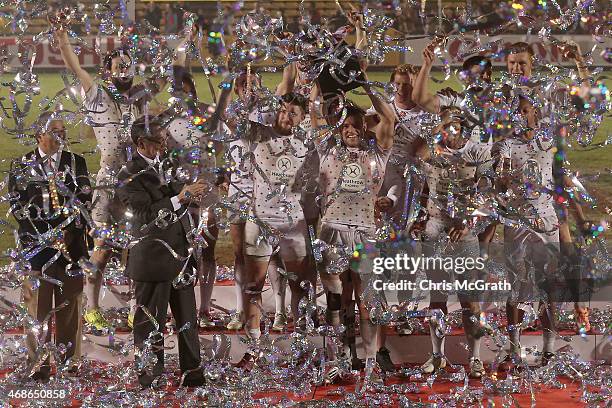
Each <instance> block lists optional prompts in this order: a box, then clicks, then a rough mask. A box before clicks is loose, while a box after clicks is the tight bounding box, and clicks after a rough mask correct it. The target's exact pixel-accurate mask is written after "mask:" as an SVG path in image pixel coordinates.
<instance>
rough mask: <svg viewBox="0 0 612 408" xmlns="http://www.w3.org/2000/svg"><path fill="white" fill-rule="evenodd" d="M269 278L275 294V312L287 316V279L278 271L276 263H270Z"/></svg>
mask: <svg viewBox="0 0 612 408" xmlns="http://www.w3.org/2000/svg"><path fill="white" fill-rule="evenodd" d="M268 278H269V279H270V285H272V291H273V292H274V306H275V312H276V313H280V314H283V315H286V314H287V308H286V307H285V294H286V293H287V279H286V278H285V276H283V275H282V274H281V273H280V272H279V271H278V267H277V266H276V264H275V263H274V262H270V266H269V267H268Z"/></svg>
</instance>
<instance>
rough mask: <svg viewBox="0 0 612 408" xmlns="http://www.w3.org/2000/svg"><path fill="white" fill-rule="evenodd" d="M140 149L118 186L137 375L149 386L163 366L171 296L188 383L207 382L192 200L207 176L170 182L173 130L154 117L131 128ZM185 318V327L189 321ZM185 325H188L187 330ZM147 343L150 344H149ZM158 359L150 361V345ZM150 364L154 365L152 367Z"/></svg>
mask: <svg viewBox="0 0 612 408" xmlns="http://www.w3.org/2000/svg"><path fill="white" fill-rule="evenodd" d="M131 137H132V141H133V142H134V145H135V146H136V147H137V151H136V152H135V154H134V157H133V158H132V160H131V161H129V162H128V163H127V164H126V165H125V166H124V167H123V168H122V169H121V171H120V172H119V176H118V179H119V187H118V188H117V194H118V195H119V198H120V199H121V201H122V202H123V203H124V204H125V206H126V208H128V210H127V213H126V217H127V220H128V221H129V223H130V224H131V233H132V235H133V236H134V238H135V241H134V243H133V245H132V246H131V248H130V250H129V255H128V261H127V267H126V272H127V273H128V275H129V277H130V278H131V279H132V280H133V281H134V290H135V294H136V303H137V304H138V305H141V306H144V308H146V311H147V312H148V313H150V314H151V316H152V317H153V319H151V318H150V317H148V316H147V313H146V312H145V310H144V309H143V308H142V307H139V308H138V309H137V311H136V314H135V316H134V345H135V347H136V350H135V359H136V366H137V370H138V371H139V381H140V384H141V385H142V386H143V387H150V386H151V385H152V384H153V382H154V381H155V379H156V378H157V377H159V376H160V375H161V373H162V371H163V367H164V349H163V330H164V327H165V324H166V314H167V309H168V304H170V308H171V310H172V314H173V316H174V318H175V319H176V324H177V328H178V329H179V332H178V333H177V336H178V346H179V361H180V367H181V371H182V372H183V374H184V380H183V382H182V385H184V386H191V387H193V386H199V385H202V384H203V383H204V377H203V374H202V369H201V368H200V342H199V338H198V332H197V318H196V303H195V295H194V289H193V284H194V283H195V279H196V275H194V270H193V266H195V262H194V260H193V257H192V255H191V249H190V248H191V245H190V243H189V241H188V239H187V235H188V233H189V232H190V231H191V230H192V228H193V227H191V226H190V220H189V212H188V211H187V207H188V206H189V204H190V202H191V201H192V200H193V201H195V200H197V199H198V198H199V197H200V195H201V194H202V193H203V192H204V190H205V187H204V185H203V184H202V183H195V184H190V185H182V184H179V183H177V182H174V181H170V182H166V181H165V180H164V177H163V175H162V174H163V173H164V171H165V168H164V166H165V165H166V164H167V163H168V160H163V161H162V160H160V158H161V157H162V156H163V155H164V154H165V151H166V138H167V132H166V130H165V129H164V128H163V126H162V124H161V122H160V121H158V120H157V119H155V118H150V119H149V120H145V119H144V118H141V119H139V120H137V121H136V122H135V123H134V124H133V126H132V130H131ZM186 324H187V326H186V327H184V326H185V325H186ZM181 328H182V330H181ZM147 344H152V350H151V347H147ZM151 351H153V352H154V353H155V354H156V356H157V361H155V358H153V362H151V361H150V360H149V359H148V358H146V357H148V355H147V352H148V353H151ZM151 365H152V366H153V367H152V369H151Z"/></svg>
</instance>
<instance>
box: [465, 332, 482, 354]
mask: <svg viewBox="0 0 612 408" xmlns="http://www.w3.org/2000/svg"><path fill="white" fill-rule="evenodd" d="M465 337H466V340H467V344H468V347H469V348H470V355H471V356H472V357H474V358H477V359H478V360H480V339H477V338H475V337H474V336H471V335H466V336H465Z"/></svg>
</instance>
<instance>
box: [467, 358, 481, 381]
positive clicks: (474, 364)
mask: <svg viewBox="0 0 612 408" xmlns="http://www.w3.org/2000/svg"><path fill="white" fill-rule="evenodd" d="M483 375H485V368H484V365H483V364H482V361H480V359H478V358H474V357H472V358H470V374H469V376H470V378H482V376H483Z"/></svg>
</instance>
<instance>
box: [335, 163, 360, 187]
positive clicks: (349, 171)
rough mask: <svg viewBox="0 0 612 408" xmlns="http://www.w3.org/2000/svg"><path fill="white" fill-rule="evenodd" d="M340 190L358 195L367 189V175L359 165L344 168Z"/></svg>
mask: <svg viewBox="0 0 612 408" xmlns="http://www.w3.org/2000/svg"><path fill="white" fill-rule="evenodd" d="M341 175H342V176H341V178H340V183H341V184H340V188H341V189H342V190H343V191H349V192H352V193H356V192H359V191H363V190H364V189H365V187H366V180H365V173H364V171H363V168H362V167H361V165H360V164H359V163H349V164H346V165H345V166H344V167H343V168H342V173H341Z"/></svg>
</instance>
